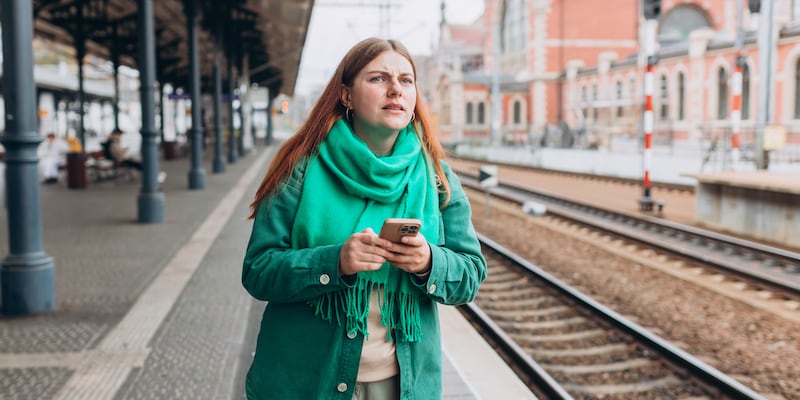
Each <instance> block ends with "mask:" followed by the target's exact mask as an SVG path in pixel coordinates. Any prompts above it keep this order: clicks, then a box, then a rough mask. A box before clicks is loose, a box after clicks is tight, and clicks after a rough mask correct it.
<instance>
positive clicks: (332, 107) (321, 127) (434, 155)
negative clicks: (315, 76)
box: [250, 38, 450, 218]
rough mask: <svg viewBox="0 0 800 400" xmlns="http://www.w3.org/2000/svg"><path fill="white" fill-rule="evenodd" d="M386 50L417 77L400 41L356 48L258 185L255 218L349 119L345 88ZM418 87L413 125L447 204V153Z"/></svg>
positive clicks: (368, 43) (253, 208)
mask: <svg viewBox="0 0 800 400" xmlns="http://www.w3.org/2000/svg"><path fill="white" fill-rule="evenodd" d="M385 51H396V52H397V53H399V54H400V55H402V56H403V57H405V58H406V59H407V60H408V62H409V63H411V68H412V70H413V72H414V76H417V67H416V65H415V64H414V60H413V59H412V58H411V54H410V53H409V52H408V49H406V47H405V46H403V44H402V43H400V42H398V41H397V40H393V39H388V40H387V39H378V38H369V39H364V40H362V41H361V42H359V43H358V44H356V45H355V46H353V48H351V49H350V51H348V52H347V54H346V55H345V56H344V58H343V59H342V61H341V62H340V63H339V66H338V67H337V68H336V72H335V73H334V74H333V77H332V78H331V80H330V82H328V85H327V86H326V87H325V90H324V91H323V92H322V95H320V97H319V100H317V103H316V104H315V105H314V108H313V109H312V110H311V113H309V115H308V119H306V121H305V123H303V125H302V126H301V127H300V129H298V130H297V133H295V134H294V135H293V136H292V137H291V138H290V139H289V140H287V141H286V143H284V144H283V146H281V148H280V149H279V150H278V153H277V154H275V158H273V159H272V163H270V166H269V168H268V169H267V173H266V174H265V175H264V178H263V179H262V180H261V184H260V185H259V186H258V191H256V195H255V199H254V200H253V202H252V203H250V211H251V213H250V218H254V217H255V214H256V211H257V210H258V205H259V204H261V200H263V199H264V197H265V196H267V195H268V194H270V193H272V192H274V191H275V190H277V188H278V186H279V184H280V183H281V182H282V181H283V180H285V179H286V178H288V177H289V175H290V174H291V173H292V170H293V169H294V167H295V165H296V164H297V162H298V161H299V160H300V159H302V158H303V157H306V156H308V155H310V154H312V153H313V152H314V151H316V150H317V147H318V146H319V144H320V143H321V142H322V141H323V140H324V139H325V137H326V136H327V135H328V131H330V130H331V127H332V126H333V124H334V123H336V121H337V120H339V119H340V118H344V117H345V111H346V109H345V107H344V105H343V104H342V103H341V100H340V99H341V97H340V93H341V85H342V84H344V85H346V86H348V87H352V86H353V81H354V80H355V78H356V75H358V73H359V72H361V70H362V69H364V67H366V66H367V64H369V63H370V62H372V60H374V59H375V58H377V57H378V56H379V55H380V54H381V53H383V52H385ZM414 86H415V88H416V91H417V104H416V105H414V115H415V116H416V117H415V122H414V124H413V126H414V130H415V131H416V132H417V135H420V133H421V135H420V137H421V139H422V148H423V151H425V153H427V154H428V156H429V158H430V160H431V161H432V162H433V166H434V168H435V170H436V174H437V175H438V176H439V178H440V180H441V185H442V186H441V187H440V188H439V190H440V191H441V192H443V194H444V196H445V201H444V203H443V204H446V203H447V201H448V200H449V199H450V184H449V182H447V178H446V177H445V175H444V171H443V170H442V166H441V164H440V161H441V160H442V159H443V158H444V156H445V152H444V149H443V148H442V145H441V143H439V139H438V138H437V136H436V134H435V133H434V130H433V126H432V125H431V120H430V116H429V115H428V112H427V110H426V108H425V106H424V105H422V102H421V101H420V100H419V99H421V96H420V91H419V86H418V85H417V83H416V81H415V82H414ZM420 129H421V132H420Z"/></svg>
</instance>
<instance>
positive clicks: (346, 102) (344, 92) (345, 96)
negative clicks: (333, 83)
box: [339, 84, 353, 108]
mask: <svg viewBox="0 0 800 400" xmlns="http://www.w3.org/2000/svg"><path fill="white" fill-rule="evenodd" d="M339 101H341V102H342V105H343V106H344V108H351V107H353V102H352V101H350V88H349V87H347V85H345V84H342V87H341V90H340V91H339Z"/></svg>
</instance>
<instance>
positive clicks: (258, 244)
mask: <svg viewBox="0 0 800 400" xmlns="http://www.w3.org/2000/svg"><path fill="white" fill-rule="evenodd" d="M442 166H443V167H444V169H445V173H446V176H447V179H448V181H449V182H450V189H451V199H450V202H448V203H447V206H446V207H445V208H444V209H442V211H441V221H440V224H439V232H440V234H439V237H440V238H441V239H440V240H439V242H440V243H430V247H431V265H432V270H431V273H430V275H429V277H428V280H427V282H425V283H422V284H420V283H419V282H417V281H416V279H415V278H413V277H412V275H409V279H411V280H412V281H414V284H415V285H416V286H417V287H418V288H419V290H420V291H421V292H423V293H425V294H426V296H424V297H422V304H421V305H420V313H421V316H420V319H421V323H422V329H423V338H422V340H421V341H419V342H414V343H410V342H397V343H396V346H397V351H396V353H397V360H398V363H399V365H400V383H401V387H402V389H401V391H402V393H401V398H402V399H404V400H405V399H437V400H438V399H440V398H441V396H442V388H441V379H442V367H441V363H442V353H441V340H440V331H439V316H438V314H437V308H436V303H442V304H449V305H459V304H465V303H468V302H470V301H472V300H473V299H474V298H475V296H476V294H477V293H478V286H479V285H480V283H481V282H483V280H484V279H485V278H486V260H485V259H484V258H483V255H482V254H481V249H480V244H479V242H478V240H477V238H476V236H475V229H474V228H473V226H472V221H471V211H470V206H469V201H468V199H467V197H466V194H465V193H464V190H463V189H462V187H461V184H460V182H459V181H458V178H457V177H456V175H455V174H454V173H453V172H452V171H451V169H450V167H449V166H448V165H447V164H446V163H442ZM304 170H305V163H303V162H300V163H298V166H297V167H296V168H295V170H294V171H293V173H292V175H291V177H290V178H289V179H287V181H286V182H284V183H282V184H281V186H280V188H279V189H278V190H277V192H276V193H275V194H273V195H271V196H268V197H267V198H265V199H264V201H263V202H262V203H261V204H260V206H259V207H258V210H257V212H256V217H255V220H254V221H253V231H252V233H251V236H250V242H249V243H248V246H247V252H246V254H245V259H244V268H243V271H242V284H243V285H244V287H245V288H246V289H247V291H248V292H249V293H250V295H252V296H253V297H255V298H257V299H259V300H264V301H267V306H266V309H265V310H264V315H263V317H262V321H261V329H260V332H259V335H258V343H257V347H256V353H255V358H254V360H253V363H252V365H251V366H250V370H249V372H248V374H247V381H246V391H247V398H248V399H281V400H291V399H299V400H316V399H344V400H350V399H351V398H352V396H353V389H354V388H355V383H356V376H357V374H358V365H359V361H360V359H361V347H362V344H363V336H361V335H355V334H352V333H351V334H350V335H348V334H347V332H346V331H345V328H344V326H343V325H338V324H336V323H330V322H327V321H325V320H323V319H322V318H319V317H317V316H315V315H314V310H313V309H312V307H310V306H309V305H308V304H307V301H308V300H310V299H312V298H314V297H316V296H317V295H319V294H320V293H325V292H328V291H333V290H341V289H344V288H347V287H349V283H348V282H347V280H346V279H342V278H341V277H340V276H339V274H338V271H339V252H340V250H341V248H342V244H338V245H331V246H320V247H315V248H306V249H292V248H291V245H290V243H291V239H290V237H289V236H290V232H291V229H292V224H293V221H294V215H295V211H296V209H297V205H298V203H299V201H300V194H301V192H302V187H303V182H302V180H303V173H304ZM319 195H324V194H319ZM425 222H426V221H423V223H425ZM379 228H380V227H373V229H374V230H375V231H376V232H377V231H378V229H379Z"/></svg>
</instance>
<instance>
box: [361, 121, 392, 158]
mask: <svg viewBox="0 0 800 400" xmlns="http://www.w3.org/2000/svg"><path fill="white" fill-rule="evenodd" d="M352 127H353V132H355V134H356V136H358V137H359V138H360V139H361V140H363V141H364V143H366V144H367V147H369V149H370V150H372V152H373V153H375V154H376V155H379V156H383V155H387V154H389V153H391V152H392V148H394V142H396V141H397V135H399V134H400V131H393V130H388V129H385V128H384V129H380V128H375V127H369V128H368V127H363V126H357V124H353V125H352Z"/></svg>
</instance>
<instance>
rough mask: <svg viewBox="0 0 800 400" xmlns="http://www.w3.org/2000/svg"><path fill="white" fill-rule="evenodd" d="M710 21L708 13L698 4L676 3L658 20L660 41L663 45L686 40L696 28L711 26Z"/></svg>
mask: <svg viewBox="0 0 800 400" xmlns="http://www.w3.org/2000/svg"><path fill="white" fill-rule="evenodd" d="M710 21H711V19H710V18H709V17H708V14H707V13H706V12H705V11H704V10H703V9H702V8H700V7H698V6H695V5H693V4H681V5H676V6H675V7H672V8H671V9H670V10H669V11H668V12H667V13H666V14H665V15H664V16H663V17H661V19H660V20H659V21H658V42H659V43H661V45H662V46H668V45H670V44H674V43H680V42H686V41H688V40H689V33H691V32H692V31H694V30H695V29H699V28H710V27H711V22H710Z"/></svg>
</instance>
